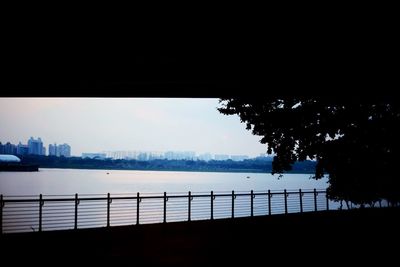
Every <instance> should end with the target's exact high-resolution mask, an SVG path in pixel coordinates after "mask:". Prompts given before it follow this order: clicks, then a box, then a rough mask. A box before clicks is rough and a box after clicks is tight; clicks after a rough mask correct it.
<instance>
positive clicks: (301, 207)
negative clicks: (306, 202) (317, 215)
mask: <svg viewBox="0 0 400 267" xmlns="http://www.w3.org/2000/svg"><path fill="white" fill-rule="evenodd" d="M299 198H300V212H303V193H302V192H301V189H299Z"/></svg>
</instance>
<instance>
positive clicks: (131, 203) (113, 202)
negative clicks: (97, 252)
mask: <svg viewBox="0 0 400 267" xmlns="http://www.w3.org/2000/svg"><path fill="white" fill-rule="evenodd" d="M99 195H100V194H92V195H90V194H82V195H78V194H75V195H71V196H70V197H62V196H66V195H60V196H61V197H58V196H57V195H47V196H46V195H42V194H40V195H39V196H38V197H36V198H32V196H31V195H30V196H25V197H24V196H18V197H21V198H16V197H15V196H4V195H0V234H1V233H3V232H4V229H6V230H7V229H8V230H10V231H19V229H23V230H20V231H29V230H30V229H32V230H36V229H37V230H38V231H42V230H46V229H65V228H62V227H71V226H66V225H70V223H71V222H72V227H73V229H78V226H80V227H93V225H94V224H96V223H98V222H99V221H100V223H101V225H102V226H106V227H110V226H111V224H115V222H117V224H118V222H121V221H122V222H123V223H125V224H126V223H128V224H139V222H140V223H142V222H143V221H144V223H146V219H149V218H150V220H152V219H161V221H157V222H164V223H166V222H168V221H169V220H170V219H172V220H175V221H176V220H180V221H185V220H187V221H192V220H196V218H197V220H198V219H199V217H201V219H206V220H207V219H208V220H213V219H215V218H236V217H238V216H243V213H245V216H248V217H253V216H259V215H272V214H276V213H282V214H287V213H293V212H300V213H301V212H304V211H319V210H329V209H330V206H329V199H328V196H327V193H326V190H322V189H318V190H317V189H306V190H302V189H298V190H282V191H277V190H274V191H272V190H266V191H254V190H251V191H249V192H248V193H246V192H245V191H236V192H235V191H230V192H228V191H224V192H214V191H210V193H208V194H207V193H205V192H198V193H196V192H191V191H188V192H187V193H180V192H179V193H176V192H175V193H171V194H169V193H167V192H163V193H159V194H154V193H152V194H147V195H146V193H144V194H143V193H139V192H137V193H135V195H133V194H127V193H124V195H126V196H122V195H121V194H115V195H114V196H113V195H112V194H110V193H107V194H103V195H102V196H99ZM260 196H261V197H260ZM293 196H295V197H293ZM305 196H308V197H305ZM321 198H322V199H321ZM195 199H196V200H195ZM124 200H126V201H124ZM145 200H148V201H145ZM152 200H158V201H152ZM176 200H178V201H176ZM321 200H323V201H321ZM142 201H144V202H143V203H142ZM24 204H25V205H24ZM379 207H381V203H380V202H379ZM340 208H341V207H340ZM135 215H136V217H135ZM146 216H147V217H146ZM148 216H150V217H148ZM159 216H161V218H160V217H159ZM196 216H197V217H196ZM221 216H225V217H221ZM168 218H169V219H168ZM147 222H148V221H147ZM103 223H105V224H103ZM28 227H29V228H28ZM97 227H100V226H97ZM67 229H69V228H67Z"/></svg>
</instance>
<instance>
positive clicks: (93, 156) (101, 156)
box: [82, 153, 107, 159]
mask: <svg viewBox="0 0 400 267" xmlns="http://www.w3.org/2000/svg"><path fill="white" fill-rule="evenodd" d="M106 156H107V155H106V153H82V158H89V159H106Z"/></svg>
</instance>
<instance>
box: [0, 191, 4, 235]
mask: <svg viewBox="0 0 400 267" xmlns="http://www.w3.org/2000/svg"><path fill="white" fill-rule="evenodd" d="M3 208H4V202H3V194H1V195H0V235H1V234H3Z"/></svg>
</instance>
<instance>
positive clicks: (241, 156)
mask: <svg viewBox="0 0 400 267" xmlns="http://www.w3.org/2000/svg"><path fill="white" fill-rule="evenodd" d="M248 158H249V157H248V156H246V155H232V156H231V160H233V161H243V160H245V159H248Z"/></svg>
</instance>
